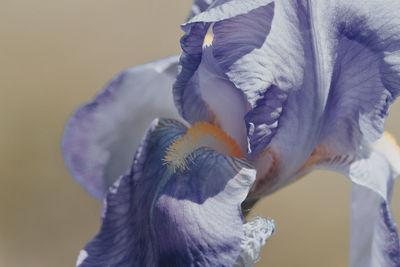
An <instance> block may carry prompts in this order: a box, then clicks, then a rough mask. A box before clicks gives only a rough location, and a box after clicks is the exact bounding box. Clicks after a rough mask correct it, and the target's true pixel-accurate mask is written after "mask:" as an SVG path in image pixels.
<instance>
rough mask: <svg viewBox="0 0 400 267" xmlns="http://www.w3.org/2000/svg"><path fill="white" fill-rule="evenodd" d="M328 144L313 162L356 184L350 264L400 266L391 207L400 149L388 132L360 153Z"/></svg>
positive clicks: (397, 173)
mask: <svg viewBox="0 0 400 267" xmlns="http://www.w3.org/2000/svg"><path fill="white" fill-rule="evenodd" d="M334 149H335V148H334V147H329V146H327V144H325V148H320V149H319V150H317V151H316V153H314V154H313V156H312V157H311V159H310V163H311V164H310V165H308V166H307V167H308V168H309V167H312V166H317V167H326V168H330V169H333V170H336V171H339V172H342V173H344V174H345V175H347V176H348V177H349V178H350V179H351V181H352V182H353V184H352V197H351V240H350V266H351V267H375V266H382V267H383V266H385V267H386V266H399V265H400V245H399V238H398V231H397V226H396V223H395V221H394V219H393V216H392V213H391V210H390V199H391V195H392V186H393V182H394V180H395V178H396V177H397V176H398V175H399V174H400V150H399V147H398V146H397V144H396V143H395V141H394V139H393V138H392V137H391V136H390V135H388V134H386V133H385V134H384V136H383V137H382V138H381V139H379V140H378V141H377V142H376V143H375V144H374V145H372V146H370V147H367V148H365V149H364V150H361V151H359V152H358V153H353V154H345V155H338V154H336V153H335V150H334Z"/></svg>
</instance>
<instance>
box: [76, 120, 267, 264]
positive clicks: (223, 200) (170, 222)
mask: <svg viewBox="0 0 400 267" xmlns="http://www.w3.org/2000/svg"><path fill="white" fill-rule="evenodd" d="M185 132H186V128H185V126H183V125H182V124H180V123H178V122H177V121H174V120H164V119H163V120H156V121H154V122H153V124H152V126H151V127H150V129H149V131H148V133H147V135H146V137H145V139H144V140H143V142H142V144H141V146H140V147H139V149H138V152H137V154H136V156H135V160H134V163H133V167H132V170H131V173H129V174H127V175H124V176H123V177H121V178H120V179H119V180H118V181H117V182H115V183H114V185H113V186H112V187H110V189H109V193H108V194H107V200H106V203H105V212H104V215H103V225H102V228H101V230H100V232H99V233H98V235H97V236H96V237H95V238H94V239H93V240H92V241H91V242H90V243H88V244H87V245H86V247H85V249H84V250H83V252H81V255H83V256H82V257H81V259H80V265H79V266H81V267H84V266H232V265H233V264H234V263H235V261H236V259H237V258H238V256H239V254H240V251H241V240H242V239H243V238H244V236H245V233H244V230H243V228H242V225H243V221H242V216H241V209H240V204H241V202H242V201H243V200H244V199H245V197H246V195H247V193H248V190H249V188H250V186H251V184H252V183H253V181H254V179H255V170H254V169H253V168H252V167H251V165H249V163H247V162H246V161H245V160H241V159H237V158H232V157H229V156H225V155H222V154H219V153H217V152H215V151H213V150H210V149H208V148H200V149H198V150H196V151H195V152H193V154H192V156H191V159H190V160H189V161H188V166H187V169H185V170H179V169H178V170H173V169H172V168H170V167H169V166H168V165H167V164H165V161H164V160H163V158H164V156H165V152H166V149H167V148H168V147H169V145H170V144H171V143H172V142H173V141H174V140H175V139H176V138H178V137H179V136H180V135H182V134H184V133H185ZM268 229H269V230H270V228H268ZM268 229H267V228H266V227H261V229H258V230H259V231H264V230H268ZM269 230H268V231H269ZM268 231H267V232H266V233H264V234H263V233H259V234H258V237H260V238H262V239H263V240H261V241H260V244H261V243H265V240H266V239H267V238H268V236H269V235H270V233H269V232H268Z"/></svg>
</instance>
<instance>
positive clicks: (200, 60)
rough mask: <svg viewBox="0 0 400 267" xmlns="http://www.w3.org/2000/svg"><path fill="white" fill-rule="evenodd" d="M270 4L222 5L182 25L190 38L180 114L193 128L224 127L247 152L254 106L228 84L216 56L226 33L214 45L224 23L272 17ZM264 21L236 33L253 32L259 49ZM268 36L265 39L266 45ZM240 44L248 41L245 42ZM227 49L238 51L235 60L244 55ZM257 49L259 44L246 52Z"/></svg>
mask: <svg viewBox="0 0 400 267" xmlns="http://www.w3.org/2000/svg"><path fill="white" fill-rule="evenodd" d="M270 3H271V1H270V0H268V1H267V0H257V1H247V2H246V1H236V0H232V1H216V2H214V3H213V5H212V6H211V7H210V8H208V9H207V10H206V11H205V12H203V13H200V14H199V15H197V16H195V17H193V18H192V19H191V20H189V22H187V23H185V24H184V25H183V26H182V28H183V30H184V31H185V35H184V36H183V37H182V39H181V46H182V50H183V53H182V56H181V59H180V64H181V65H182V70H181V72H180V74H179V75H178V77H177V81H176V83H175V85H174V98H175V103H176V106H177V107H178V110H179V112H180V114H181V115H182V116H183V117H184V118H185V119H186V120H187V121H189V122H190V123H194V122H196V121H208V122H212V123H214V124H218V125H219V126H220V127H221V128H222V129H223V130H224V131H225V132H227V133H228V134H229V135H230V136H232V137H233V138H235V140H236V141H237V143H238V144H239V145H240V147H241V148H242V150H243V152H245V150H246V149H247V137H246V132H245V123H244V115H245V114H246V112H247V111H248V103H247V101H246V99H245V97H244V95H243V92H242V91H240V90H239V89H238V88H236V87H235V85H234V84H233V83H232V82H230V81H229V80H228V79H227V76H226V75H225V74H224V73H223V71H222V69H221V68H220V66H219V65H220V63H219V62H218V58H217V56H218V51H217V52H215V51H216V50H215V49H214V47H215V45H216V44H217V43H218V44H220V43H221V42H224V40H225V39H224V37H222V36H223V34H221V37H219V39H215V40H213V31H214V29H219V28H218V25H219V24H220V23H224V24H225V25H231V24H232V22H233V21H236V20H239V21H242V20H243V21H245V22H249V21H251V18H254V14H258V15H259V16H260V17H266V18H268V10H265V9H267V8H266V6H268V5H269V4H270ZM225 20H227V21H226V23H225V22H224V21H225ZM260 21H261V22H263V21H262V20H257V21H255V22H254V23H251V24H249V25H247V27H242V28H238V30H236V31H235V32H243V31H246V32H248V31H250V33H249V34H248V35H246V36H245V37H246V39H247V40H255V41H254V43H256V44H255V45H257V43H259V39H260V38H257V39H255V38H253V37H254V36H253V33H257V30H258V29H260V28H261V29H262V28H263V26H264V24H265V23H262V24H261V26H258V25H259V22H260ZM235 25H238V23H236V24H235ZM255 25H256V26H258V27H257V29H253V27H254V26H255ZM231 29H232V28H231ZM267 31H268V30H267ZM261 35H263V32H262V33H261ZM264 37H265V36H263V37H261V39H262V40H261V42H262V41H263V40H264V39H263V38H264ZM237 41H238V42H242V40H237ZM214 42H215V44H214ZM225 45H226V46H227V47H229V48H232V49H233V50H232V54H234V55H238V56H239V55H240V54H238V52H241V53H243V51H237V50H236V46H237V44H235V43H234V42H233V43H232V42H231V43H229V42H228V43H226V44H225ZM218 47H220V46H218ZM253 48H254V44H252V45H251V46H249V47H248V48H247V49H244V50H245V51H248V50H249V49H250V50H251V49H253ZM225 50H226V49H225Z"/></svg>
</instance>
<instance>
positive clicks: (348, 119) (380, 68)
mask: <svg viewBox="0 0 400 267" xmlns="http://www.w3.org/2000/svg"><path fill="white" fill-rule="evenodd" d="M399 8H400V3H399V2H397V1H381V2H378V1H368V3H364V2H361V1H352V4H349V3H341V4H340V5H338V7H337V10H336V13H337V15H335V17H334V18H331V19H332V20H333V19H334V21H333V22H332V24H333V25H334V27H335V31H336V32H337V44H336V50H337V51H338V54H337V58H336V62H335V66H334V72H333V75H332V83H331V88H330V95H329V98H328V103H327V115H326V117H327V118H326V122H325V125H324V129H323V132H322V136H323V137H322V141H321V142H326V143H333V142H336V148H337V150H340V152H341V153H346V152H349V151H351V150H355V149H356V148H357V147H359V146H360V145H363V144H371V143H373V142H374V141H376V140H377V139H378V138H379V137H380V136H381V134H382V132H383V128H384V122H385V119H386V116H387V113H388V108H389V105H390V104H391V103H392V102H393V101H394V99H395V98H396V97H397V96H398V95H399V92H400V30H399V29H400V19H399V17H398V14H397V12H396V11H395V10H397V9H399Z"/></svg>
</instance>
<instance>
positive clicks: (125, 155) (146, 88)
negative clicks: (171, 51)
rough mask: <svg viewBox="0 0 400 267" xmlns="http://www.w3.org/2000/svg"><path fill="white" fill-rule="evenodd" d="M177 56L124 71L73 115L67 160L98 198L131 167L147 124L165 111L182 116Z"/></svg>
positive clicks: (66, 142)
mask: <svg viewBox="0 0 400 267" xmlns="http://www.w3.org/2000/svg"><path fill="white" fill-rule="evenodd" d="M177 61H178V57H176V56H174V57H169V58H165V59H161V60H158V61H155V62H152V63H148V64H145V65H141V66H137V67H132V68H129V69H127V70H125V71H123V72H122V73H121V74H119V75H118V76H117V77H115V78H114V79H113V80H112V81H111V82H110V83H109V84H108V85H106V86H105V88H104V89H103V90H102V91H101V92H100V93H99V94H98V95H97V96H96V97H95V98H94V99H93V100H92V101H90V102H88V103H87V104H85V105H83V106H81V107H80V108H78V109H77V110H76V112H75V113H74V114H73V115H72V116H71V118H70V119H69V121H68V123H67V125H66V128H65V131H64V135H63V141H62V148H63V155H64V159H65V162H66V164H67V167H68V169H69V171H70V172H71V174H72V175H73V176H74V177H75V179H76V180H77V181H78V182H79V183H80V184H81V185H82V186H83V187H84V188H85V189H86V190H87V191H88V192H89V193H90V194H92V195H93V196H94V197H95V198H97V199H98V200H101V199H102V198H103V196H104V193H105V192H106V191H107V188H108V187H109V186H110V185H111V184H112V183H113V182H114V181H115V180H116V179H117V178H118V177H119V176H120V175H122V174H124V173H125V172H126V171H127V170H128V169H129V166H130V164H131V162H132V159H133V156H134V152H135V150H136V148H137V146H138V145H139V143H140V140H141V137H142V136H143V133H144V132H145V130H146V127H147V125H148V124H149V123H150V122H151V121H152V120H153V119H154V118H155V117H157V116H160V115H163V116H167V117H171V118H178V114H177V112H176V110H175V107H174V104H173V100H172V95H171V90H172V84H173V81H174V79H175V76H176V73H177Z"/></svg>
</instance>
